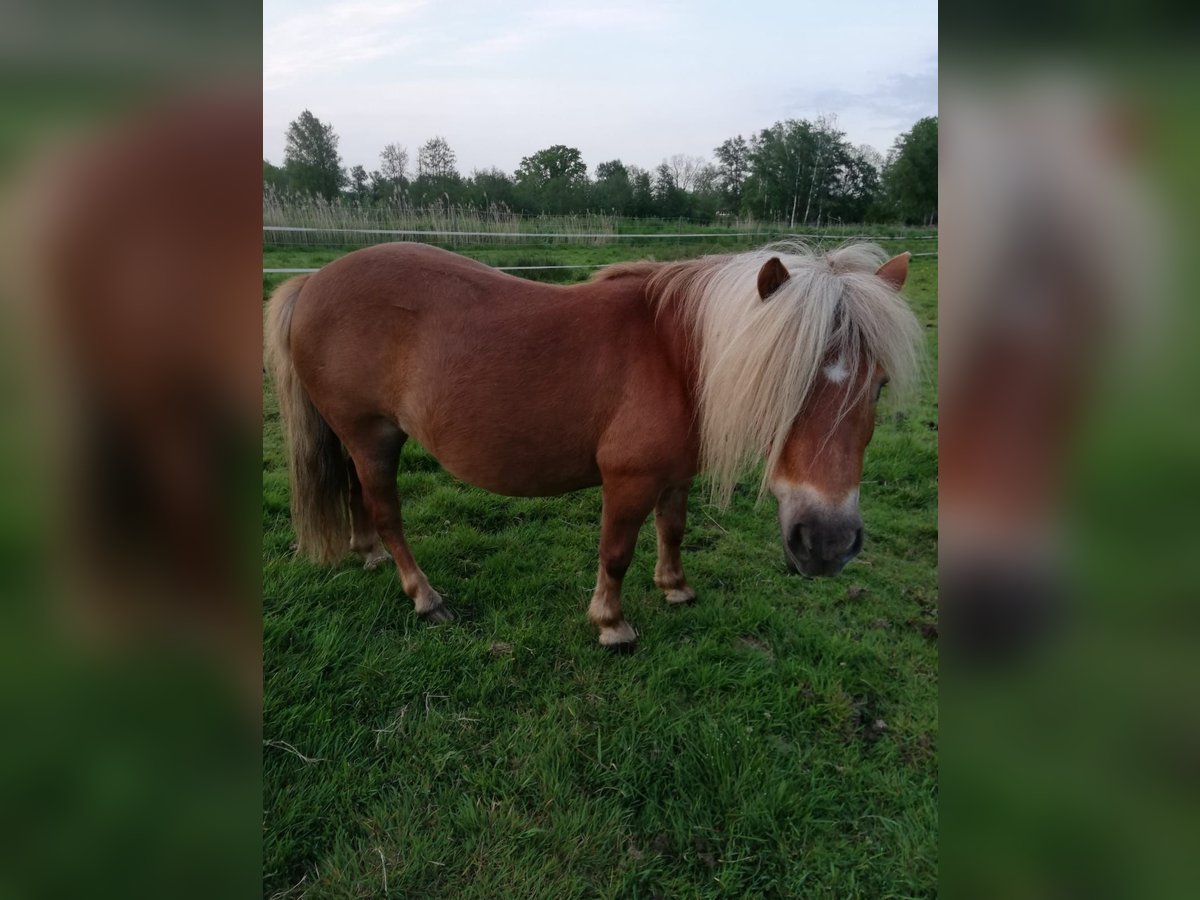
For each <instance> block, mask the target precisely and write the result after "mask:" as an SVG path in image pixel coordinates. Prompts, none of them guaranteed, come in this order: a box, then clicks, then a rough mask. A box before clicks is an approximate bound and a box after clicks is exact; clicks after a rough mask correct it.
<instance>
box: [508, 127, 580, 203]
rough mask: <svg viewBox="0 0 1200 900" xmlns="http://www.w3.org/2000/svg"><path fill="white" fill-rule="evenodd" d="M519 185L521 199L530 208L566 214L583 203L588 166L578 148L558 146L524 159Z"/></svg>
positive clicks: (518, 169)
mask: <svg viewBox="0 0 1200 900" xmlns="http://www.w3.org/2000/svg"><path fill="white" fill-rule="evenodd" d="M516 182H517V188H518V192H519V193H518V197H519V198H520V199H521V201H522V202H523V204H524V205H525V206H526V207H527V208H529V209H532V210H536V211H538V212H553V213H564V212H568V211H570V210H572V209H575V208H577V207H578V205H579V201H581V200H582V199H583V194H584V191H583V189H584V187H585V186H586V184H587V166H586V165H584V162H583V156H582V155H581V154H580V152H579V151H578V150H576V149H575V148H574V147H568V146H566V145H565V144H555V145H554V146H553V147H547V148H546V149H545V150H539V151H538V152H537V153H534V154H533V155H531V156H526V157H525V158H524V159H522V160H521V164H520V165H519V166H517V172H516Z"/></svg>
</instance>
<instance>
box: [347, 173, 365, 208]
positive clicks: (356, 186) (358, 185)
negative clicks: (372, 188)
mask: <svg viewBox="0 0 1200 900" xmlns="http://www.w3.org/2000/svg"><path fill="white" fill-rule="evenodd" d="M350 193H352V194H353V195H354V198H355V199H356V200H358V201H359V202H360V203H361V202H362V201H363V200H366V199H367V170H366V169H364V168H363V167H362V166H355V167H354V168H353V169H351V170H350Z"/></svg>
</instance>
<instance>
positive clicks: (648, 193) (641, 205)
mask: <svg viewBox="0 0 1200 900" xmlns="http://www.w3.org/2000/svg"><path fill="white" fill-rule="evenodd" d="M629 183H630V184H632V185H633V201H632V203H631V205H630V211H631V212H632V213H633V214H634V215H635V216H652V215H654V212H655V202H654V181H653V179H651V177H650V173H649V172H647V171H646V170H645V169H643V168H641V167H640V166H630V167H629Z"/></svg>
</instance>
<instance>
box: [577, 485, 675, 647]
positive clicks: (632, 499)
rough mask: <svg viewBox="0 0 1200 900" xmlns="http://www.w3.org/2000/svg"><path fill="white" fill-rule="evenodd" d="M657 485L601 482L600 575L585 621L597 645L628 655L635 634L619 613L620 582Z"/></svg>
mask: <svg viewBox="0 0 1200 900" xmlns="http://www.w3.org/2000/svg"><path fill="white" fill-rule="evenodd" d="M660 490H661V485H660V484H658V483H657V482H656V481H652V480H650V479H645V478H614V479H612V480H605V482H604V512H603V514H602V516H601V521H600V572H599V574H598V575H597V577H596V591H595V593H593V594H592V602H591V604H590V605H589V606H588V620H589V621H590V622H591V623H592V624H593V625H595V626H596V628H598V629H599V631H600V644H601V646H603V647H607V648H608V649H610V650H614V651H618V652H629V651H632V650H633V649H634V647H635V646H636V645H637V632H636V631H634V630H633V628H631V627H630V625H629V623H628V622H626V621H625V616H624V615H623V614H622V612H621V582H622V581H624V579H625V573H626V572H627V571H628V570H629V563H630V561H631V560H632V559H633V548H634V546H635V545H636V544H637V537H638V531H639V529H641V527H642V523H643V522H645V521H646V516H648V515H649V514H650V510H651V509H652V508H653V507H654V501H655V498H656V497H657V495H658V493H659V491H660Z"/></svg>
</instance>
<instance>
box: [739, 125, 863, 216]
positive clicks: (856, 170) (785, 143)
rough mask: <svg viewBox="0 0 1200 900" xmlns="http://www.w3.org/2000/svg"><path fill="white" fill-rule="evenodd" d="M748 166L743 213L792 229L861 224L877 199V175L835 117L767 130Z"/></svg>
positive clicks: (751, 147) (751, 145)
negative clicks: (803, 225) (836, 223)
mask: <svg viewBox="0 0 1200 900" xmlns="http://www.w3.org/2000/svg"><path fill="white" fill-rule="evenodd" d="M749 160H750V174H749V175H748V177H747V178H746V181H745V184H744V186H743V206H744V208H746V209H748V210H749V211H751V212H753V213H754V214H756V215H758V216H761V217H762V218H773V219H777V220H782V221H785V222H787V223H788V226H789V227H794V226H796V225H798V224H801V223H814V224H820V223H821V222H822V221H826V222H828V221H829V220H830V218H840V219H843V220H848V219H849V220H861V218H862V217H863V216H864V215H865V213H866V210H867V209H868V208H869V207H870V206H871V202H872V200H873V199H874V197H875V195H876V193H877V185H878V180H877V175H876V170H875V169H874V167H873V166H871V164H870V161H869V160H867V159H865V158H864V157H863V156H862V154H861V153H859V152H858V151H856V150H855V148H854V147H852V146H851V145H850V144H849V143H848V142H847V141H846V136H845V134H844V133H843V132H841V131H840V130H839V129H838V127H837V121H836V119H834V118H833V117H831V116H830V117H822V118H819V119H817V121H816V122H809V121H807V120H805V119H800V120H797V119H788V120H787V121H786V122H776V123H775V124H774V125H772V126H771V127H770V128H764V129H763V130H762V131H761V132H759V133H758V134H757V135H755V136H754V137H753V138H752V139H751V140H750V142H749Z"/></svg>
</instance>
